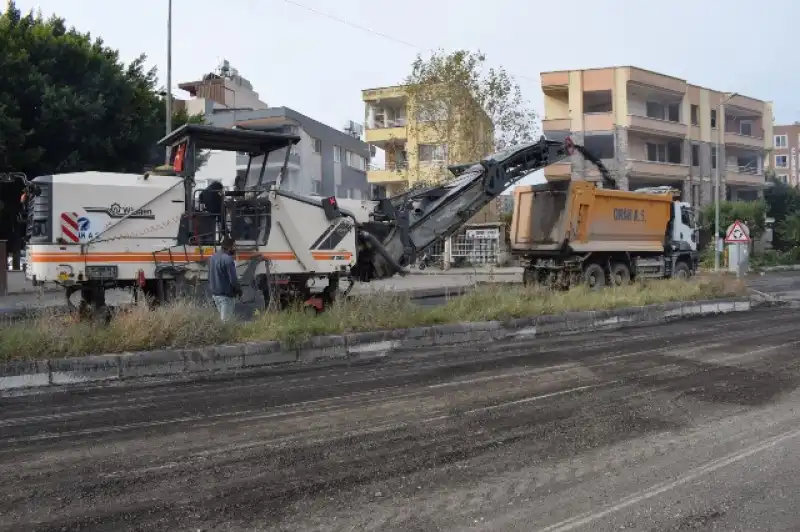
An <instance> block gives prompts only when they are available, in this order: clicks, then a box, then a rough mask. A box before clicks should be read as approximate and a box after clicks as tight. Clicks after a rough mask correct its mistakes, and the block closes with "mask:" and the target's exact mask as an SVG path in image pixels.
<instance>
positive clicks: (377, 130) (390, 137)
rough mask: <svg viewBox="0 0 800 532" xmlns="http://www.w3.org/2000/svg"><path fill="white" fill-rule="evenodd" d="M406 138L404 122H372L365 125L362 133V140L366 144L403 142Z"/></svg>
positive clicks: (399, 120)
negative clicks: (365, 127)
mask: <svg viewBox="0 0 800 532" xmlns="http://www.w3.org/2000/svg"><path fill="white" fill-rule="evenodd" d="M407 138H408V133H407V131H406V120H405V118H403V119H398V120H385V121H383V122H377V121H375V122H373V123H371V124H367V129H366V131H365V132H364V140H365V141H366V142H367V143H368V144H389V143H392V142H393V141H401V142H405V140H406V139H407Z"/></svg>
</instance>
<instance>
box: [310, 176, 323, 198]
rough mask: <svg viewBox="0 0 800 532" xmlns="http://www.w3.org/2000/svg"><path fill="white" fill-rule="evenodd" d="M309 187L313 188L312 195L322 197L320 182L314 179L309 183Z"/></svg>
mask: <svg viewBox="0 0 800 532" xmlns="http://www.w3.org/2000/svg"><path fill="white" fill-rule="evenodd" d="M311 186H312V187H313V192H314V194H316V195H317V196H322V181H318V180H316V179H314V180H313V181H311Z"/></svg>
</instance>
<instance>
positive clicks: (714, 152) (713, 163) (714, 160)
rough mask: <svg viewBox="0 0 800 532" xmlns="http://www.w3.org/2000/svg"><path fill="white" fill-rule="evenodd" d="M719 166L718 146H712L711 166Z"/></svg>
mask: <svg viewBox="0 0 800 532" xmlns="http://www.w3.org/2000/svg"><path fill="white" fill-rule="evenodd" d="M716 167H717V148H716V146H712V147H711V168H712V169H714V168H716Z"/></svg>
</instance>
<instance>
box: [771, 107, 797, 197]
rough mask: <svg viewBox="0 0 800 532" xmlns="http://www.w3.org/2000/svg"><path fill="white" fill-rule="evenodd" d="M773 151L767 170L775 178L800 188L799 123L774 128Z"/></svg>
mask: <svg viewBox="0 0 800 532" xmlns="http://www.w3.org/2000/svg"><path fill="white" fill-rule="evenodd" d="M773 134H774V135H773V139H772V145H773V151H772V154H771V156H770V158H769V165H768V167H769V168H772V170H774V171H775V177H776V178H777V179H778V180H780V181H783V182H784V183H788V184H790V185H792V186H795V187H797V186H800V177H798V168H797V165H798V162H800V161H798V156H797V150H800V122H795V123H794V124H792V125H786V126H775V127H774V130H773Z"/></svg>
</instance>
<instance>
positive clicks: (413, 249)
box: [357, 137, 616, 279]
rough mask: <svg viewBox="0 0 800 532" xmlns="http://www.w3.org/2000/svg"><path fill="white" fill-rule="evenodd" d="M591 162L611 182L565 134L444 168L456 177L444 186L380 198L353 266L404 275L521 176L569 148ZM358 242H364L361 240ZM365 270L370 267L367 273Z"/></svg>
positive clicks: (569, 152) (374, 273) (561, 156)
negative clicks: (363, 252)
mask: <svg viewBox="0 0 800 532" xmlns="http://www.w3.org/2000/svg"><path fill="white" fill-rule="evenodd" d="M576 151H577V152H578V153H580V154H581V155H582V156H583V157H584V158H585V159H586V160H588V161H589V162H590V163H592V164H594V165H595V166H596V167H597V168H598V170H599V171H600V174H601V175H602V177H603V186H604V187H606V188H616V183H615V181H614V179H613V178H612V177H611V174H610V173H609V172H608V170H607V169H606V167H605V166H604V165H603V163H602V162H601V161H600V160H599V159H598V158H596V157H594V156H593V155H592V154H590V153H588V152H587V151H586V149H585V148H584V147H583V146H579V145H576V144H574V143H573V142H572V140H571V139H570V138H569V137H567V139H565V141H564V142H559V141H554V140H548V139H546V138H544V137H542V138H540V139H539V140H538V141H537V142H532V143H529V144H523V145H519V146H514V147H512V148H509V149H506V150H503V151H501V152H498V153H495V154H494V155H492V156H490V157H487V158H486V159H484V160H482V161H480V162H478V163H474V164H466V165H457V166H451V167H449V170H450V171H451V172H452V173H453V174H454V175H455V176H456V177H455V179H454V180H453V181H451V182H448V183H446V184H443V185H440V186H435V187H429V188H425V189H418V190H412V191H409V192H406V193H403V194H400V195H398V196H395V197H393V198H390V199H387V200H383V201H381V202H380V204H379V207H378V208H377V211H376V213H375V215H376V216H375V222H376V223H374V224H369V225H371V227H370V228H367V227H365V230H366V232H368V233H370V234H372V236H373V237H375V239H370V240H372V241H373V243H371V244H370V243H367V244H366V246H367V248H369V249H373V250H376V249H377V250H379V251H380V253H370V254H369V258H368V259H366V261H367V262H368V263H369V265H367V264H360V265H359V266H358V267H357V269H358V270H360V274H361V276H362V277H363V278H368V279H375V278H384V277H391V276H392V275H394V274H395V273H401V274H402V273H404V272H405V270H404V269H403V267H405V266H407V265H409V264H411V263H412V262H414V259H415V258H416V255H417V253H419V252H420V251H422V250H423V249H425V248H427V247H428V246H430V245H431V244H433V243H434V242H436V241H437V240H443V239H445V238H447V237H449V236H452V235H453V234H454V233H456V232H457V231H458V230H459V229H461V228H462V227H463V226H464V224H466V223H467V222H468V221H469V220H470V219H471V218H472V217H473V216H475V214H476V213H478V211H480V210H481V209H482V208H484V207H485V206H486V205H488V204H489V203H490V202H491V201H492V200H493V199H495V198H497V197H498V196H499V195H500V194H502V192H503V191H504V190H506V189H508V188H509V187H510V186H512V185H514V184H515V183H517V182H518V181H519V180H521V179H522V178H523V177H525V176H526V175H528V174H530V173H532V172H535V171H537V170H541V169H542V168H545V167H546V166H548V165H551V164H554V163H557V162H559V161H561V160H563V159H565V158H567V157H569V156H571V155H572V154H573V153H574V152H576ZM362 240H364V239H363V238H362ZM365 270H370V273H368V274H367V273H366V272H365Z"/></svg>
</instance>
